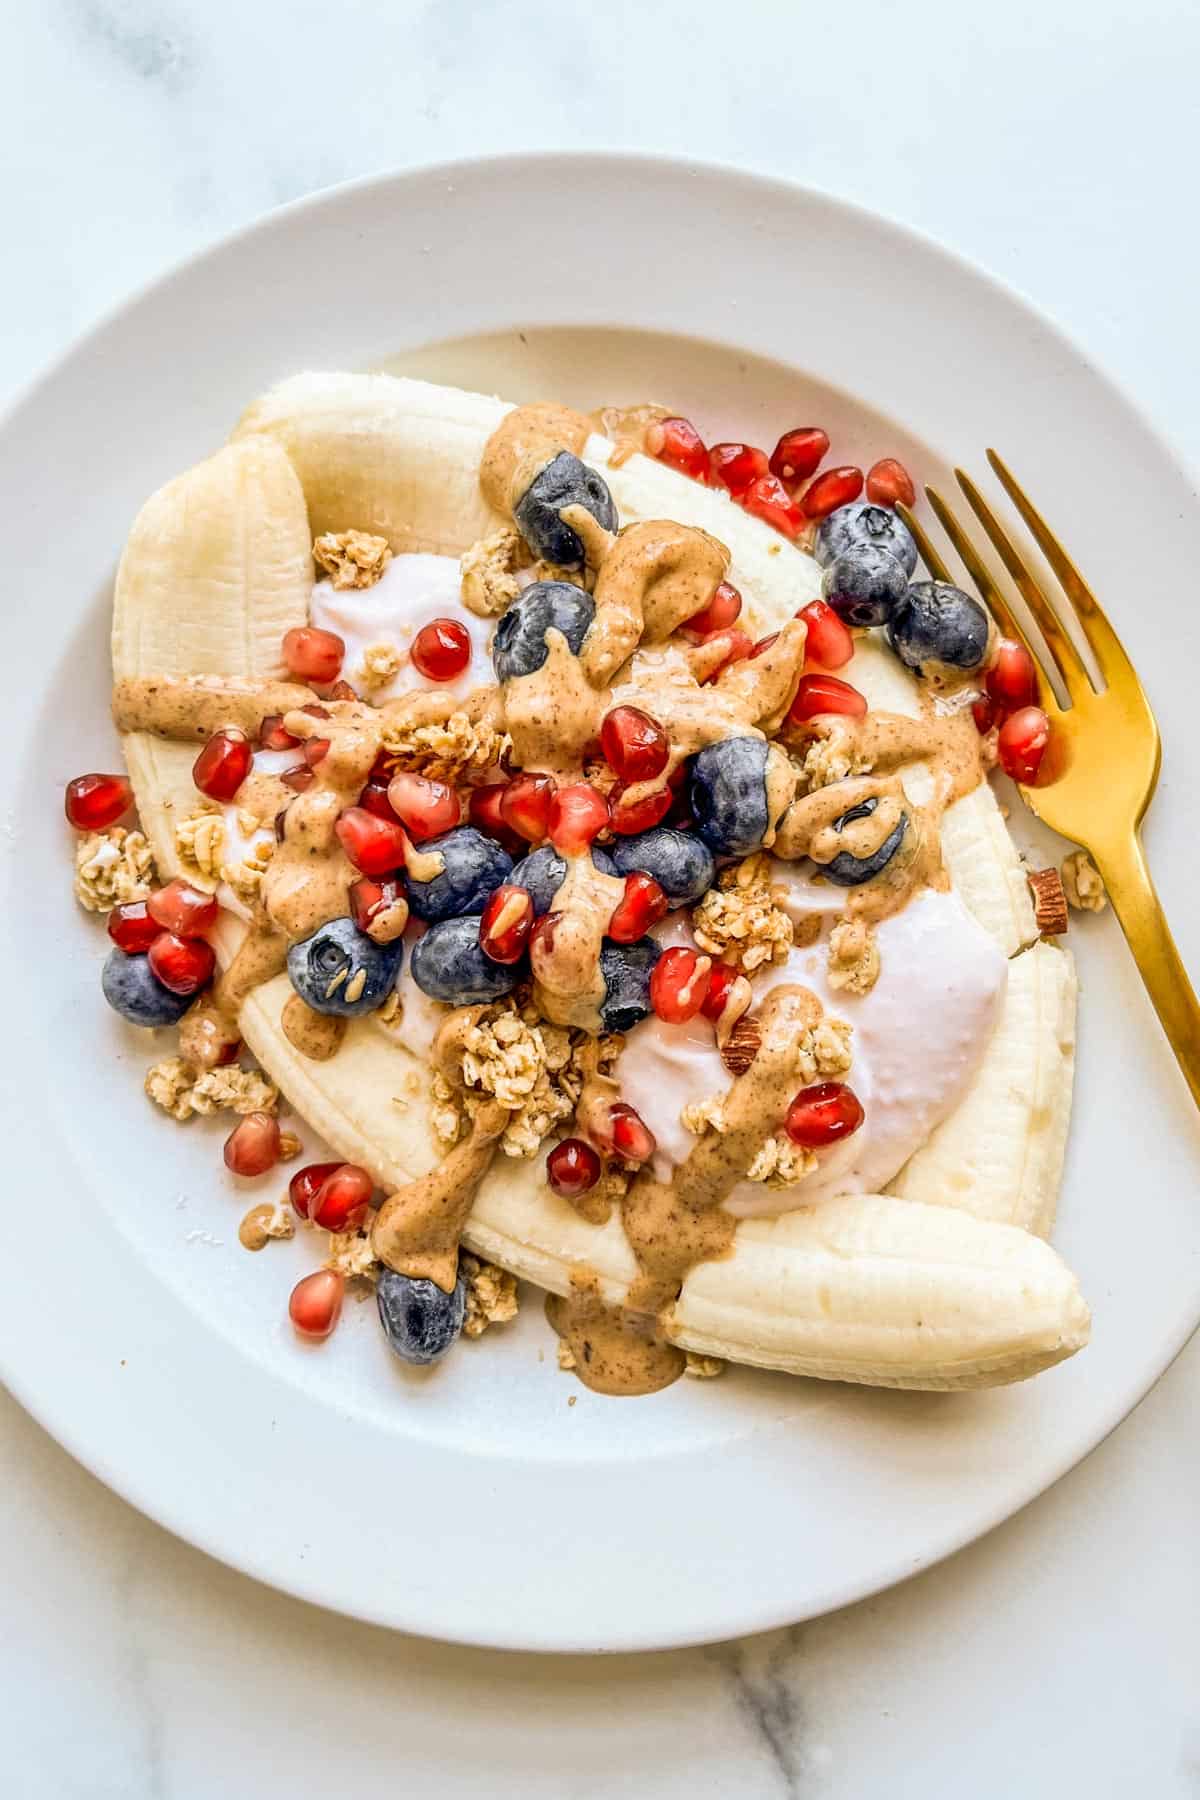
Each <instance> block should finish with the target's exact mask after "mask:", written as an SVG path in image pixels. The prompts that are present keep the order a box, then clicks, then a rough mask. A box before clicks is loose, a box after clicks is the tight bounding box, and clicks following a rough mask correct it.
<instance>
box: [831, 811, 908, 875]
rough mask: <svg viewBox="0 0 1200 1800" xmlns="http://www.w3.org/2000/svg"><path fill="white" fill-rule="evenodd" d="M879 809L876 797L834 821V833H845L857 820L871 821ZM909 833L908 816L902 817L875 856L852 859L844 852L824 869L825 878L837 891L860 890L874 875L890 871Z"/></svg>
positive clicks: (903, 815) (905, 814) (904, 814)
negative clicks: (857, 888) (846, 828)
mask: <svg viewBox="0 0 1200 1800" xmlns="http://www.w3.org/2000/svg"><path fill="white" fill-rule="evenodd" d="M878 805H879V801H878V799H877V798H876V797H874V796H872V798H871V799H870V800H864V801H863V803H862V805H861V806H852V807H851V808H850V810H849V812H844V813H843V814H842V816H841V818H839V819H835V820H834V821H833V829H834V830H835V831H842V830H844V829H845V827H846V826H847V825H850V824H853V822H854V820H855V819H869V818H870V817H871V814H872V813H873V812H874V811H875V808H876V807H877V806H878ZM907 830H908V814H907V813H901V814H900V821H899V823H898V824H897V825H896V827H895V829H894V830H893V831H890V832H889V833H888V835H887V837H885V838H884V840H883V842H882V844H880V846H879V848H878V850H876V851H875V853H874V855H873V856H851V854H850V852H849V851H848V850H840V851H839V852H838V854H837V855H836V856H835V857H834V858H833V861H832V862H827V863H823V864H821V865H819V866H820V870H821V873H822V875H824V876H826V877H827V878H828V879H829V880H830V881H832V882H833V884H834V886H835V887H860V886H861V885H862V883H863V882H864V881H870V879H871V877H872V875H878V874H879V873H880V871H881V870H883V869H886V868H887V866H888V864H889V863H890V862H891V860H892V858H893V856H895V854H896V852H897V850H898V849H899V848H900V846H901V844H902V843H903V842H904V835H905V833H906V832H907Z"/></svg>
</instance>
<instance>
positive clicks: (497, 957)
mask: <svg viewBox="0 0 1200 1800" xmlns="http://www.w3.org/2000/svg"><path fill="white" fill-rule="evenodd" d="M532 930H533V898H532V896H531V895H530V893H529V891H528V889H527V888H523V887H518V886H517V885H516V884H515V883H514V882H511V881H506V882H505V883H504V885H503V887H498V888H497V889H496V891H495V893H494V894H493V895H492V896H491V898H490V900H489V901H488V903H487V905H486V906H485V907H484V909H483V917H482V918H481V919H480V921H479V948H480V949H481V950H482V951H483V954H484V955H485V956H490V957H491V959H492V961H493V962H498V963H515V962H520V960H521V957H522V955H523V953H524V950H525V946H526V944H527V943H528V942H529V934H530V932H531V931H532Z"/></svg>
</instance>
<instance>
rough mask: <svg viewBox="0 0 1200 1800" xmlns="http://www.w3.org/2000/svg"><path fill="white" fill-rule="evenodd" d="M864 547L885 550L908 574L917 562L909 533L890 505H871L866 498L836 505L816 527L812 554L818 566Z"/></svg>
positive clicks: (914, 543)
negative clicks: (845, 504) (848, 504)
mask: <svg viewBox="0 0 1200 1800" xmlns="http://www.w3.org/2000/svg"><path fill="white" fill-rule="evenodd" d="M866 549H872V550H886V551H887V553H888V555H889V556H894V557H895V559H896V561H897V562H898V563H899V564H900V565H901V567H902V568H903V570H904V573H905V574H906V575H911V574H912V572H913V570H914V569H915V568H916V566H917V546H916V541H915V539H914V537H913V534H912V532H911V531H910V530H909V529H908V526H907V525H906V524H905V523H904V520H903V519H902V518H901V517H900V515H899V514H898V513H894V512H893V511H892V509H891V507H890V506H872V505H871V503H870V501H869V500H856V501H855V502H854V503H853V505H851V506H839V507H838V509H837V511H836V512H831V513H830V515H829V517H828V518H827V519H822V520H821V523H820V525H819V526H818V527H817V537H816V542H815V543H814V545H813V555H814V556H815V557H816V559H817V561H818V562H819V563H820V565H821V567H822V568H825V567H826V565H827V564H828V563H831V562H833V561H834V560H835V559H836V558H837V557H839V556H850V555H853V554H854V552H855V551H856V550H866Z"/></svg>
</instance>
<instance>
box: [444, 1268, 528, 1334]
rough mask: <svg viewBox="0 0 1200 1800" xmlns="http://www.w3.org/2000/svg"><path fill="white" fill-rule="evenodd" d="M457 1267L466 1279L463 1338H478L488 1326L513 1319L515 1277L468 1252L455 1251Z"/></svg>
mask: <svg viewBox="0 0 1200 1800" xmlns="http://www.w3.org/2000/svg"><path fill="white" fill-rule="evenodd" d="M458 1266H459V1269H460V1270H461V1272H462V1273H463V1274H464V1275H465V1276H466V1278H467V1313H466V1318H465V1319H464V1320H463V1332H464V1334H465V1335H466V1336H467V1337H469V1338H477V1337H482V1336H483V1334H484V1332H485V1331H486V1330H487V1329H488V1327H489V1326H491V1325H507V1324H508V1322H509V1320H510V1319H515V1318H516V1316H517V1312H518V1310H519V1306H520V1302H519V1300H518V1298H517V1278H516V1276H515V1275H510V1274H509V1272H508V1270H507V1269H499V1268H497V1267H496V1264H495V1263H490V1262H485V1261H484V1259H483V1257H482V1256H474V1255H472V1253H471V1251H469V1250H460V1251H459V1256H458Z"/></svg>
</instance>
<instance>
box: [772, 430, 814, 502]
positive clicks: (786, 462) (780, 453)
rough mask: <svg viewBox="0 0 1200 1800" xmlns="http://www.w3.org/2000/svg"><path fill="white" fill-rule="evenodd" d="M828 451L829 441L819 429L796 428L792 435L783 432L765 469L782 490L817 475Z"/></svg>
mask: <svg viewBox="0 0 1200 1800" xmlns="http://www.w3.org/2000/svg"><path fill="white" fill-rule="evenodd" d="M828 451H829V439H828V437H827V436H826V434H825V432H823V431H822V430H821V427H820V426H819V425H797V426H796V428H795V430H794V431H785V432H784V434H783V436H782V437H781V438H780V440H779V442H778V443H777V444H776V446H775V448H774V449H773V450H772V452H771V460H770V464H769V465H768V466H769V467H770V470H771V473H772V475H774V476H776V477H777V479H778V480H780V481H782V482H783V483H784V484H785V486H788V487H794V486H795V485H796V483H797V482H799V481H807V480H808V478H809V476H810V475H815V474H816V472H817V470H818V468H819V467H820V464H821V459H822V458H823V457H824V456H826V455H827V454H828Z"/></svg>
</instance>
